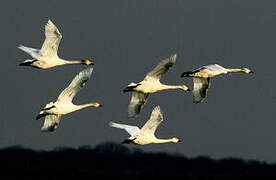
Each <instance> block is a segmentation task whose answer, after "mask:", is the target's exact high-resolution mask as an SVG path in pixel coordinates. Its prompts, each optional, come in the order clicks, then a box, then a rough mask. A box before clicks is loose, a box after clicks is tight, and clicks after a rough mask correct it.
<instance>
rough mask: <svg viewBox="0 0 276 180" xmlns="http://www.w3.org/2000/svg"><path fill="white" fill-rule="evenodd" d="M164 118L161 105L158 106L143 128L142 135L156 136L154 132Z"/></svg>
mask: <svg viewBox="0 0 276 180" xmlns="http://www.w3.org/2000/svg"><path fill="white" fill-rule="evenodd" d="M163 120H164V117H163V113H162V111H161V108H160V106H156V107H155V108H154V109H153V110H152V113H151V116H150V119H149V120H148V121H147V122H146V124H145V125H144V126H143V127H142V129H141V133H140V135H141V136H154V133H155V131H156V129H157V127H158V126H159V125H160V123H161V122H162V121H163Z"/></svg>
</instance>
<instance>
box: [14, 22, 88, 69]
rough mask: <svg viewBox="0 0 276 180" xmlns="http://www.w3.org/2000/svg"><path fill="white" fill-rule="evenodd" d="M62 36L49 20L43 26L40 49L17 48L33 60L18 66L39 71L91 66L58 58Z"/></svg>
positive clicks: (81, 61)
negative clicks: (71, 66) (67, 66)
mask: <svg viewBox="0 0 276 180" xmlns="http://www.w3.org/2000/svg"><path fill="white" fill-rule="evenodd" d="M61 39H62V35H61V33H60V32H59V30H58V28H57V27H56V26H55V25H54V24H53V22H52V21H51V20H48V23H47V24H46V25H45V41H44V43H43V45H42V47H41V49H35V48H30V47H26V46H23V45H20V46H18V48H19V49H21V50H22V51H24V52H26V53H27V54H29V55H30V56H31V57H32V58H33V59H27V60H25V61H24V62H23V63H20V64H19V65H20V66H31V67H35V68H39V69H49V68H53V67H56V66H61V65H65V64H85V65H90V64H93V62H92V61H91V60H80V61H67V60H64V59H61V58H59V56H58V47H59V43H60V41H61Z"/></svg>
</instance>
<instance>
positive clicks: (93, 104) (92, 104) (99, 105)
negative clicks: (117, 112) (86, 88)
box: [89, 102, 103, 107]
mask: <svg viewBox="0 0 276 180" xmlns="http://www.w3.org/2000/svg"><path fill="white" fill-rule="evenodd" d="M89 104H90V106H92V107H102V106H103V105H102V104H100V103H98V102H91V103H89Z"/></svg>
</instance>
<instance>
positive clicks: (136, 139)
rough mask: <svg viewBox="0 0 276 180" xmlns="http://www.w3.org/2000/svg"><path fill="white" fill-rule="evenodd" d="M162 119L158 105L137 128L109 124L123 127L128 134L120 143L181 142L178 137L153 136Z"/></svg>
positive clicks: (113, 124) (113, 125)
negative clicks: (161, 137) (140, 126)
mask: <svg viewBox="0 0 276 180" xmlns="http://www.w3.org/2000/svg"><path fill="white" fill-rule="evenodd" d="M163 120H164V117H163V114H162V111H161V109H160V106H156V107H155V108H154V109H153V111H152V113H151V116H150V119H149V120H148V121H147V122H146V124H145V125H144V126H143V127H142V129H139V127H137V126H129V125H125V124H119V123H114V122H110V123H109V125H110V126H111V127H115V128H119V129H124V130H125V131H126V132H128V133H129V134H130V137H129V138H128V139H126V140H124V141H123V142H122V143H128V144H129V143H133V144H137V145H146V144H160V143H168V142H172V143H178V142H181V140H180V139H179V138H176V137H174V138H171V139H159V138H156V137H155V131H156V129H157V127H158V126H159V125H160V123H161V122H162V121H163Z"/></svg>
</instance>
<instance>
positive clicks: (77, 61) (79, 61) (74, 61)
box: [61, 59, 83, 64]
mask: <svg viewBox="0 0 276 180" xmlns="http://www.w3.org/2000/svg"><path fill="white" fill-rule="evenodd" d="M61 61H62V63H63V64H83V61H81V60H72V61H69V60H64V59H61Z"/></svg>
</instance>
